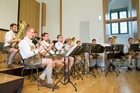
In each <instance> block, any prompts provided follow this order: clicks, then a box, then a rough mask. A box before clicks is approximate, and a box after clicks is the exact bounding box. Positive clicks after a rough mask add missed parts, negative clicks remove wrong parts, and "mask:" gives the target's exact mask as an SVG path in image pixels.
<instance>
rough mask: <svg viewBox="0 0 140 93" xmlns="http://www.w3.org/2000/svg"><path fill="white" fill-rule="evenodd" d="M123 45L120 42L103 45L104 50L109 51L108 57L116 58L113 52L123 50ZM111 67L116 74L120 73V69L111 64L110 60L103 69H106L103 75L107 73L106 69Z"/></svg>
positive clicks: (108, 69)
mask: <svg viewBox="0 0 140 93" xmlns="http://www.w3.org/2000/svg"><path fill="white" fill-rule="evenodd" d="M123 47H124V45H122V44H114V45H112V46H106V47H105V49H106V52H109V54H110V53H111V55H109V59H113V58H116V57H115V53H118V52H122V51H123ZM111 69H112V71H114V72H115V73H116V74H117V76H118V73H120V71H119V70H118V69H117V68H116V67H115V65H113V63H112V62H110V63H109V65H108V67H107V68H106V69H105V70H107V71H106V73H105V76H106V75H107V74H108V71H110V70H111ZM105 70H104V71H105ZM117 71H118V72H117Z"/></svg>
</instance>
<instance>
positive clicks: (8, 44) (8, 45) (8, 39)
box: [3, 23, 20, 68]
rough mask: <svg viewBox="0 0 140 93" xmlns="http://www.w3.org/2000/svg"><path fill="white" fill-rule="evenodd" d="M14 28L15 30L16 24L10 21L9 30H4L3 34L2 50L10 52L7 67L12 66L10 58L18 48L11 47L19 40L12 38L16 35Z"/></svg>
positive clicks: (11, 58)
mask: <svg viewBox="0 0 140 93" xmlns="http://www.w3.org/2000/svg"><path fill="white" fill-rule="evenodd" d="M16 30H17V25H16V24H15V23H12V24H11V25H10V31H8V32H6V34H5V44H4V48H3V51H4V52H6V53H8V54H10V56H9V59H8V65H7V67H8V68H13V66H12V60H13V58H14V56H15V55H16V53H17V52H18V49H15V48H14V47H12V44H13V43H15V42H20V39H14V38H15V37H16V36H15V32H16Z"/></svg>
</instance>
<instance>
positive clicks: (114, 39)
mask: <svg viewBox="0 0 140 93" xmlns="http://www.w3.org/2000/svg"><path fill="white" fill-rule="evenodd" d="M116 39H117V36H112V40H113V44H116Z"/></svg>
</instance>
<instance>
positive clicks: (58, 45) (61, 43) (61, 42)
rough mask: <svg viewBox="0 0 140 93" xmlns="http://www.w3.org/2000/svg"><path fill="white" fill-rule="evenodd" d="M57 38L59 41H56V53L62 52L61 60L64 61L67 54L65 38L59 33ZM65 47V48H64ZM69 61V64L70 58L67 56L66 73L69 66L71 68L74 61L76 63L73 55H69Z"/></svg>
mask: <svg viewBox="0 0 140 93" xmlns="http://www.w3.org/2000/svg"><path fill="white" fill-rule="evenodd" d="M57 40H58V42H57V43H55V48H56V49H57V52H56V54H60V55H62V59H61V61H62V62H64V56H65V49H67V48H66V47H67V46H66V47H65V46H64V41H65V40H63V37H62V35H58V36H57ZM64 48H65V49H64ZM69 59H70V60H69V61H70V64H69V66H68V58H66V60H65V65H66V73H67V72H68V67H69V68H70V69H71V67H72V65H73V63H74V58H73V57H69Z"/></svg>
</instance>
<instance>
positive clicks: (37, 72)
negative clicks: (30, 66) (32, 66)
mask: <svg viewBox="0 0 140 93" xmlns="http://www.w3.org/2000/svg"><path fill="white" fill-rule="evenodd" d="M36 74H37V78H38V69H37V68H36ZM38 90H39V82H38Z"/></svg>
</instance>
